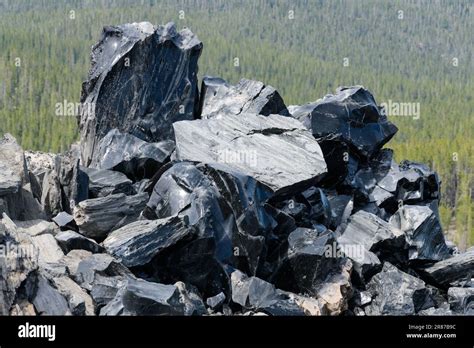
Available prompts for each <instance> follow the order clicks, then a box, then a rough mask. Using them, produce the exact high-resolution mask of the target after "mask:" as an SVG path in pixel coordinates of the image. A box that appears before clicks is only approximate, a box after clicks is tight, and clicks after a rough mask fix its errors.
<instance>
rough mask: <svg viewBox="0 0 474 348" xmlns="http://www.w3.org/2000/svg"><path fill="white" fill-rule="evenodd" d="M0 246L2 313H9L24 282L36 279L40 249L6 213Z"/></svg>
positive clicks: (0, 308) (0, 304)
mask: <svg viewBox="0 0 474 348" xmlns="http://www.w3.org/2000/svg"><path fill="white" fill-rule="evenodd" d="M0 247H1V251H2V254H3V255H2V257H0V315H8V313H9V312H10V309H11V307H12V306H13V304H14V301H15V299H16V298H17V296H18V293H19V292H20V291H21V289H20V288H21V286H22V284H24V283H26V282H28V281H32V282H34V281H35V279H36V274H35V273H36V270H37V269H38V263H37V259H38V249H36V247H35V246H34V244H33V242H32V240H31V237H30V236H29V235H28V234H26V233H24V232H21V231H18V230H17V228H16V226H15V224H14V223H13V221H11V220H10V219H9V218H8V216H6V215H5V214H3V218H2V219H1V220H0Z"/></svg>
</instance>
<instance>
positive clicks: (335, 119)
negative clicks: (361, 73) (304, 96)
mask: <svg viewBox="0 0 474 348" xmlns="http://www.w3.org/2000/svg"><path fill="white" fill-rule="evenodd" d="M380 111H381V110H380V108H379V107H378V106H377V104H376V102H375V99H374V97H373V96H372V94H371V93H370V92H369V91H368V90H366V89H365V88H364V87H362V86H353V87H339V88H338V89H337V90H336V94H335V95H331V94H330V95H327V96H325V97H324V98H323V99H321V100H319V101H318V102H317V103H315V104H314V108H313V110H312V111H311V115H310V116H309V117H310V119H311V130H312V132H313V135H314V136H315V138H317V139H320V140H323V139H325V138H326V139H339V140H340V141H342V142H344V143H346V144H347V145H349V146H350V148H351V149H353V150H354V151H355V152H356V153H357V154H358V155H360V156H362V157H364V158H370V157H372V155H374V154H375V153H376V152H377V151H378V150H380V149H381V148H382V146H383V145H385V143H387V142H388V141H389V140H390V139H391V138H392V137H393V136H394V135H395V133H396V132H397V130H398V129H397V127H395V125H393V124H392V123H391V122H389V121H388V120H387V117H386V116H385V115H384V114H383V113H381V112H380Z"/></svg>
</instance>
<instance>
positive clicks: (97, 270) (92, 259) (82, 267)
mask: <svg viewBox="0 0 474 348" xmlns="http://www.w3.org/2000/svg"><path fill="white" fill-rule="evenodd" d="M96 275H101V276H108V277H113V276H129V275H131V273H130V271H129V270H128V269H127V268H126V267H125V266H124V265H122V264H121V263H120V262H119V261H118V260H116V259H114V258H113V257H112V256H110V255H108V254H93V255H91V256H89V257H87V258H85V259H83V260H81V261H79V264H78V265H77V269H76V273H75V274H74V275H73V277H74V279H75V280H76V282H77V283H78V284H79V285H81V287H83V288H84V289H86V290H89V291H90V290H91V289H92V286H93V285H94V282H95V277H96Z"/></svg>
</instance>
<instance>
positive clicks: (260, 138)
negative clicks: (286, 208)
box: [173, 114, 326, 194]
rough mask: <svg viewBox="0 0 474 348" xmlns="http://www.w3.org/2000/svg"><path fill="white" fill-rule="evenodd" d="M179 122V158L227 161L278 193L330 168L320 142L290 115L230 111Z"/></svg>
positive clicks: (176, 127) (291, 189) (304, 183)
mask: <svg viewBox="0 0 474 348" xmlns="http://www.w3.org/2000/svg"><path fill="white" fill-rule="evenodd" d="M173 127H174V130H175V136H176V159H177V160H181V161H196V162H201V163H207V164H212V163H220V164H224V165H226V166H228V167H230V168H232V169H234V170H237V171H240V172H242V173H244V174H246V175H249V176H252V177H254V178H255V179H256V180H258V181H260V182H261V183H262V184H265V185H266V186H268V187H270V188H271V189H272V190H273V191H274V192H276V193H282V194H284V193H288V192H295V191H297V190H298V189H299V188H300V187H301V188H305V186H306V187H307V186H309V185H310V184H311V183H316V182H317V181H318V179H320V178H321V177H322V175H323V174H324V173H326V163H325V162H324V158H323V155H322V152H321V149H320V147H319V145H318V143H317V142H316V141H315V140H314V138H313V137H312V136H311V133H310V132H308V131H307V130H306V129H305V128H304V127H303V126H302V125H301V123H300V122H298V121H297V120H294V119H293V118H290V117H284V116H279V115H269V116H261V115H255V114H239V115H231V114H228V115H225V116H223V117H222V118H212V119H207V120H194V121H181V122H176V123H175V124H173Z"/></svg>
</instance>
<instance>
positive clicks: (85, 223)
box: [74, 193, 148, 240]
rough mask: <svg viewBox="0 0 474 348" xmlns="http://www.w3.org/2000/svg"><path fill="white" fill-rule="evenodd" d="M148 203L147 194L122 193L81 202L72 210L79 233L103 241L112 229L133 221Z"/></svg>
mask: <svg viewBox="0 0 474 348" xmlns="http://www.w3.org/2000/svg"><path fill="white" fill-rule="evenodd" d="M147 201H148V194H147V193H139V194H137V195H133V196H126V195H125V194H123V193H118V194H114V195H109V196H107V197H100V198H92V199H86V200H85V201H82V202H81V203H79V204H78V205H77V206H76V207H75V208H74V220H75V222H76V224H77V226H79V232H80V233H82V234H83V235H85V236H86V237H89V238H94V239H98V240H100V239H104V238H105V237H107V234H108V233H109V232H111V231H113V230H114V229H117V228H120V227H122V226H124V225H126V224H128V223H130V222H132V221H135V220H136V219H137V218H138V217H139V216H140V214H141V211H142V210H143V208H145V206H146V202H147Z"/></svg>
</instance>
